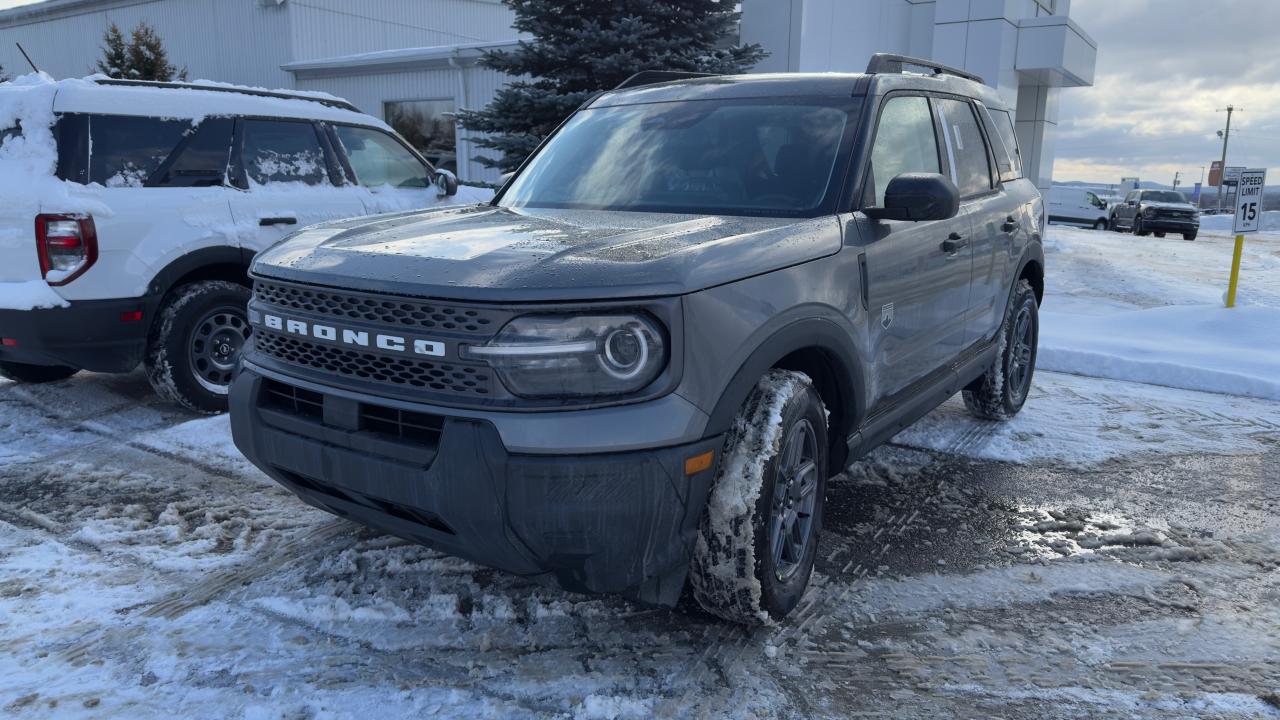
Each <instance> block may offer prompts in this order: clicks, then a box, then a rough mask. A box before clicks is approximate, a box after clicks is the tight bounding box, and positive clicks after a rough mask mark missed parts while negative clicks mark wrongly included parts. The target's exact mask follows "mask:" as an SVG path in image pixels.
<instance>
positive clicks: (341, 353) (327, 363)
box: [254, 329, 493, 397]
mask: <svg viewBox="0 0 1280 720" xmlns="http://www.w3.org/2000/svg"><path fill="white" fill-rule="evenodd" d="M254 347H255V348H256V349H257V350H258V351H259V352H261V353H263V354H265V355H268V356H270V357H273V358H275V359H277V360H282V361H284V362H288V363H293V364H295V365H302V366H304V367H309V368H313V369H315V370H323V371H325V372H330V373H337V374H339V375H345V376H347V377H353V378H360V379H363V380H371V381H374V382H380V383H388V384H391V385H398V386H400V387H412V388H423V389H428V390H436V391H439V392H448V393H455V394H459V395H470V396H477V397H484V396H487V395H489V393H490V389H491V385H492V382H493V376H492V372H491V371H490V370H489V369H488V368H485V367H479V366H474V367H473V366H469V365H454V364H451V363H443V362H429V361H426V360H417V359H414V358H407V357H404V358H398V357H387V356H383V355H374V354H372V353H366V352H356V351H352V350H344V349H342V348H336V347H329V346H327V345H320V344H318V343H313V342H307V341H306V340H298V339H296V338H292V337H288V336H285V335H280V334H278V333H274V332H271V331H269V330H262V329H259V330H258V331H257V332H255V333H254Z"/></svg>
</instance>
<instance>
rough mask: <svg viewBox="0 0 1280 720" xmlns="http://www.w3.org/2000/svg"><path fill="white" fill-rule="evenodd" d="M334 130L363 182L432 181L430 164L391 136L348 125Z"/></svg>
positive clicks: (415, 184)
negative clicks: (428, 167)
mask: <svg viewBox="0 0 1280 720" xmlns="http://www.w3.org/2000/svg"><path fill="white" fill-rule="evenodd" d="M334 132H336V133H337V134H338V139H339V140H341V141H342V147H343V149H344V150H346V152H347V159H348V160H349V161H350V162H351V169H352V170H354V171H355V173H356V179H357V180H359V182H360V184H361V185H365V186H367V187H379V186H390V187H394V188H425V187H427V186H428V185H430V184H431V173H430V171H429V170H428V169H427V166H426V165H424V164H423V163H422V161H420V160H418V158H416V157H414V156H413V153H411V152H409V151H408V150H407V149H405V147H404V146H403V145H401V144H400V143H399V142H398V141H397V140H396V139H395V138H393V137H391V136H390V135H388V134H386V133H384V132H382V131H380V130H370V129H369V128H360V127H350V126H345V125H338V126H335V127H334Z"/></svg>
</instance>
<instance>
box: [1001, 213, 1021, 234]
mask: <svg viewBox="0 0 1280 720" xmlns="http://www.w3.org/2000/svg"><path fill="white" fill-rule="evenodd" d="M1000 229H1001V230H1003V231H1004V232H1007V233H1011V232H1013V231H1014V230H1017V229H1018V221H1017V220H1015V219H1014V217H1013V216H1012V215H1010V216H1009V217H1007V218H1005V219H1004V224H1003V225H1001V226H1000Z"/></svg>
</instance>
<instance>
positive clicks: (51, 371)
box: [0, 362, 80, 385]
mask: <svg viewBox="0 0 1280 720" xmlns="http://www.w3.org/2000/svg"><path fill="white" fill-rule="evenodd" d="M78 372H80V370H79V369H78V368H73V367H67V366H65V365H28V364H26V363H16V362H0V377H6V378H9V379H10V380H12V381H14V382H20V383H30V384H33V385H37V384H41V383H51V382H57V381H58V380H66V379H67V378H69V377H71V376H72V375H75V374H76V373H78Z"/></svg>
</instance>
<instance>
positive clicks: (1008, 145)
mask: <svg viewBox="0 0 1280 720" xmlns="http://www.w3.org/2000/svg"><path fill="white" fill-rule="evenodd" d="M987 110H988V112H990V113H991V119H992V120H993V121H994V122H995V126H996V135H998V136H999V137H1000V139H1001V140H1002V141H1003V142H1004V147H1005V149H1006V150H1008V151H1009V159H1010V160H1012V161H1013V172H1014V175H1015V176H1016V177H1022V150H1021V149H1020V148H1019V147H1018V134H1017V133H1016V132H1014V130H1013V118H1012V117H1011V116H1010V115H1009V111H1008V110H992V109H991V108H987Z"/></svg>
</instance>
